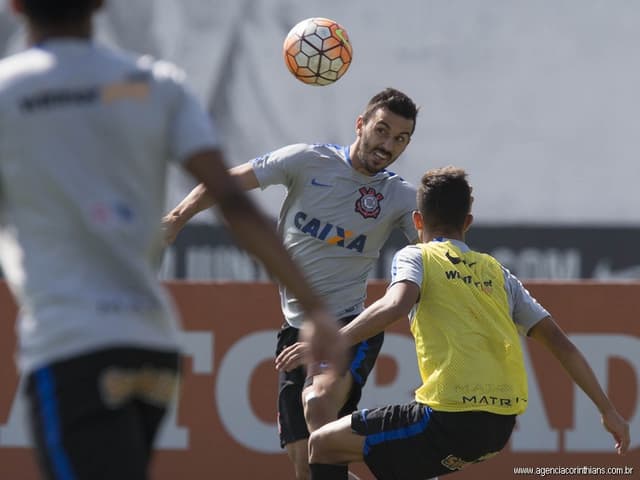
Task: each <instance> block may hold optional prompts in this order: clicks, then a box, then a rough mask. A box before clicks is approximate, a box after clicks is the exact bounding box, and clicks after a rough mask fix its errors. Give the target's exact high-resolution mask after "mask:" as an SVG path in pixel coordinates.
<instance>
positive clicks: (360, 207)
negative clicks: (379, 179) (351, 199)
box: [356, 187, 384, 218]
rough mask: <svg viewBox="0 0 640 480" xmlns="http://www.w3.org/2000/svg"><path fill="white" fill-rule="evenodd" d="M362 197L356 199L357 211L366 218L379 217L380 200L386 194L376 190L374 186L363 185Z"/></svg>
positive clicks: (361, 189)
mask: <svg viewBox="0 0 640 480" xmlns="http://www.w3.org/2000/svg"><path fill="white" fill-rule="evenodd" d="M358 191H359V192H360V198H359V199H358V200H356V212H358V213H359V214H360V215H362V216H363V217H364V218H378V214H379V213H380V201H381V200H382V199H383V198H384V195H382V194H381V193H378V192H376V190H375V188H372V187H369V188H367V187H361V188H360V190H358Z"/></svg>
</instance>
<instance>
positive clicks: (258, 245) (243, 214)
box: [185, 150, 346, 368]
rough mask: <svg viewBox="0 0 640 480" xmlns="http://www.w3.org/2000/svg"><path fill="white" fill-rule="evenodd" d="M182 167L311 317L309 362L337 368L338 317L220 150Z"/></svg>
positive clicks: (341, 358) (340, 357) (306, 329)
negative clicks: (305, 275) (232, 172)
mask: <svg viewBox="0 0 640 480" xmlns="http://www.w3.org/2000/svg"><path fill="white" fill-rule="evenodd" d="M185 167H186V168H187V170H189V171H190V172H191V173H192V174H193V175H194V176H195V177H196V178H197V179H198V180H200V181H201V182H202V183H203V184H204V186H205V187H206V191H207V195H209V196H210V197H211V199H212V200H213V201H214V202H215V203H216V204H217V205H218V207H219V208H220V211H221V213H222V215H223V216H224V219H225V220H226V222H227V225H228V227H229V228H230V229H231V231H232V233H233V234H234V236H235V239H236V241H237V242H238V244H239V245H240V246H241V247H243V248H244V249H246V250H247V251H248V252H249V253H250V254H252V255H254V256H255V257H256V258H257V259H258V260H260V261H261V262H262V264H263V265H264V266H265V268H266V269H267V270H268V271H269V272H270V273H271V274H272V275H273V276H274V277H275V278H276V279H277V280H278V281H279V282H280V283H281V284H282V285H284V286H285V287H286V288H287V289H289V290H290V291H291V292H292V293H293V294H294V295H295V296H296V298H297V299H298V300H299V301H300V304H301V305H302V307H303V308H304V310H305V313H306V314H307V317H308V320H309V321H308V322H305V325H304V326H303V332H302V334H303V338H305V339H306V340H308V341H309V343H310V352H309V353H310V357H311V358H310V359H309V360H310V361H316V362H320V361H328V362H331V363H332V364H333V365H336V367H337V368H340V367H341V366H342V365H343V364H344V362H345V359H346V347H345V344H344V340H343V339H342V338H341V337H340V336H339V335H338V327H337V323H336V320H335V319H334V318H333V317H332V316H331V315H329V314H328V313H327V312H326V310H325V309H324V306H323V305H322V303H321V302H320V300H319V299H318V297H317V296H316V295H315V294H314V293H313V291H312V290H311V287H310V286H309V284H308V283H307V281H306V279H305V277H304V275H303V274H302V272H301V271H300V269H299V268H298V267H297V265H296V264H295V263H294V261H293V260H292V259H291V257H290V256H289V254H288V253H287V251H286V249H285V248H284V246H283V244H282V241H281V239H280V237H279V236H278V234H277V233H276V230H275V228H274V226H273V225H272V223H271V222H270V221H269V220H268V219H267V218H266V217H265V216H264V215H263V214H262V213H261V212H260V211H259V210H258V208H257V207H256V206H255V204H254V203H253V202H252V201H251V199H250V198H249V196H248V195H247V194H246V193H245V192H244V191H243V188H242V186H241V184H240V182H238V180H237V178H236V177H235V176H232V175H230V174H229V173H228V172H227V169H226V167H225V165H224V161H223V158H222V155H221V154H220V152H218V151H215V150H206V151H203V152H200V153H197V154H195V155H192V156H191V157H190V158H189V159H188V160H187V161H186V163H185ZM254 177H255V176H254Z"/></svg>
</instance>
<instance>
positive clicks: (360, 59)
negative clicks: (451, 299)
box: [0, 0, 640, 279]
mask: <svg viewBox="0 0 640 480" xmlns="http://www.w3.org/2000/svg"><path fill="white" fill-rule="evenodd" d="M311 16H325V17H330V18H334V19H335V20H337V21H339V22H340V23H341V24H342V25H344V27H345V28H346V29H347V31H348V33H349V35H350V38H351V41H352V44H353V48H354V60H353V64H352V66H351V67H350V70H349V71H348V72H347V74H346V75H345V76H344V77H343V78H342V79H341V80H340V81H339V82H337V83H336V84H334V85H331V86H327V87H312V86H308V85H304V84H302V83H301V82H298V81H297V80H295V79H294V78H293V77H292V76H291V75H290V74H289V72H288V71H287V69H286V67H285V65H284V61H283V58H282V51H281V47H282V41H283V39H284V36H285V35H286V33H287V32H288V31H289V29H290V28H291V27H292V26H293V25H294V24H295V23H297V22H298V21H299V20H301V19H303V18H307V17H311ZM96 27H97V31H98V35H97V37H98V39H99V40H100V41H103V42H106V43H108V44H110V45H113V46H116V47H122V48H128V49H132V50H134V51H137V52H140V53H143V54H150V55H153V56H156V57H160V58H165V59H167V60H170V61H173V62H175V63H177V64H178V65H180V66H181V67H182V68H184V70H185V71H186V72H187V74H188V75H189V78H190V82H191V86H192V88H193V90H194V91H195V92H196V93H197V95H198V96H199V97H200V98H201V99H202V100H203V101H204V102H206V104H207V105H208V107H209V109H210V111H211V113H212V115H213V116H214V117H215V122H216V124H217V125H218V127H219V129H220V130H221V133H222V135H223V139H224V143H225V148H226V153H227V156H228V159H229V162H230V163H231V164H239V163H242V162H244V161H246V160H249V159H251V158H253V157H256V156H259V155H261V154H263V153H265V152H268V151H271V150H273V149H275V148H277V147H279V146H281V145H285V144H290V143H297V142H309V143H316V142H320V143H338V144H348V143H350V142H351V141H352V140H353V138H354V134H355V128H354V123H355V118H356V116H357V115H358V114H359V113H361V110H362V109H363V107H364V105H365V103H366V102H367V101H368V99H369V98H370V97H371V96H372V95H373V94H374V93H376V92H377V91H379V90H381V89H382V88H384V87H387V86H394V87H396V88H399V89H401V90H404V91H405V92H406V93H408V94H409V95H410V96H411V97H413V98H414V99H415V101H416V102H417V103H418V104H419V105H421V107H422V108H421V112H420V115H419V118H418V123H417V128H416V132H415V134H414V136H413V139H412V142H411V145H409V147H408V148H407V151H406V152H405V154H404V155H403V157H402V158H401V159H400V160H398V162H397V163H396V164H394V165H393V166H392V169H393V170H395V171H396V172H397V173H399V174H400V175H402V176H403V177H404V178H406V179H407V180H409V181H411V182H412V183H417V182H418V181H419V178H420V176H421V175H422V173H424V171H425V170H426V169H427V168H430V167H435V166H442V165H446V164H456V165H460V166H463V167H464V168H466V169H467V170H468V172H469V173H470V178H471V181H472V183H473V185H474V189H475V192H476V198H477V200H476V202H475V204H474V213H475V216H476V225H477V227H476V230H475V231H474V233H472V237H471V239H472V240H473V242H472V244H473V246H474V247H476V248H483V249H486V250H487V251H491V252H494V253H496V254H497V256H498V258H500V259H501V260H503V261H505V262H506V263H507V264H509V265H511V267H512V268H513V270H514V271H515V272H516V273H518V274H519V275H524V276H525V277H531V278H597V279H608V278H611V279H629V278H635V279H637V278H640V271H639V268H638V266H639V265H640V257H639V256H638V253H637V252H638V250H637V248H635V247H634V246H635V245H638V242H637V238H638V235H639V233H638V226H639V225H640V209H639V208H638V205H639V204H640V189H639V188H638V187H637V183H638V179H639V178H640V161H638V159H639V158H640V122H639V121H638V112H637V110H638V109H637V106H638V105H640V89H639V88H638V85H640V56H639V55H638V54H637V46H638V45H640V3H638V2H633V1H625V0H620V1H608V0H544V1H532V0H484V1H482V2H478V1H476V0H401V1H399V2H397V3H396V4H394V5H393V7H391V6H390V5H389V3H388V2H385V1H382V0H353V1H349V2H345V1H343V0H306V1H304V2H301V1H299V0H237V1H227V0H186V1H185V0H136V1H135V2H132V1H129V0H108V1H107V2H106V8H105V9H104V12H103V13H102V14H101V15H100V16H99V17H98V21H97V24H96ZM143 27H144V28H143ZM24 45H25V40H24V33H23V32H22V31H21V29H20V28H19V26H18V24H17V22H16V20H15V18H14V17H13V15H12V14H11V12H10V11H9V7H8V2H7V1H6V0H5V1H1V0H0V52H2V53H4V54H8V53H12V52H15V51H17V50H20V49H21V48H23V47H24ZM192 186H193V182H192V181H191V180H190V178H188V177H187V176H186V175H184V174H183V173H181V172H179V171H177V170H174V171H172V172H171V176H170V182H169V185H168V188H169V196H168V201H167V208H169V207H171V206H174V205H175V203H177V202H178V201H179V200H180V199H181V198H182V197H183V195H185V194H186V193H187V192H188V191H189V190H190V188H191V187H192ZM282 195H283V192H282V190H279V189H278V188H271V189H268V190H267V191H265V192H257V193H256V194H255V198H256V199H257V200H258V201H259V203H260V204H261V205H262V206H263V207H264V208H265V209H266V210H267V211H268V212H269V213H270V214H271V215H272V216H273V217H275V216H277V210H278V206H279V203H280V199H281V198H282ZM195 223H196V224H197V223H204V224H213V225H216V224H217V220H216V219H215V218H214V216H213V214H212V213H211V212H205V213H203V214H201V215H199V216H198V217H197V218H196V219H195ZM485 227H486V228H485ZM186 235H187V236H189V237H190V238H189V239H187V240H185V242H186V243H190V242H191V241H192V238H193V235H195V233H194V232H190V233H188V234H186ZM208 238H209V237H208ZM476 240H477V244H476V243H474V242H475V241H476ZM209 241H210V244H211V245H210V248H218V247H217V245H219V244H220V243H224V242H225V241H226V240H225V239H224V237H223V236H219V235H216V236H211V237H210V238H209ZM203 248H204V247H203ZM177 255H178V257H180V252H177ZM194 255H195V254H194ZM536 256H538V257H539V262H538V261H535V260H533V259H534V258H535V257H536ZM229 258H230V259H232V260H233V261H236V260H235V258H236V257H235V256H231V257H229ZM181 261H182V260H180V259H178V262H181ZM186 261H187V263H188V260H186ZM216 261H222V260H216ZM385 261H387V260H386V259H385ZM529 263H532V264H533V263H535V264H537V265H539V266H540V267H539V268H538V267H535V266H533V267H526V266H523V265H527V264H529ZM223 266H224V268H219V269H217V271H213V270H211V272H210V273H206V272H204V271H198V270H194V269H189V268H186V269H185V268H182V267H180V268H182V270H179V269H178V270H179V271H176V269H175V268H173V270H172V268H171V267H170V266H169V267H167V268H166V269H165V271H166V272H167V274H168V275H169V276H170V277H169V278H174V277H180V276H183V275H186V276H188V277H191V276H195V277H196V278H202V277H203V276H206V275H211V276H212V277H213V278H217V277H219V276H220V275H229V277H228V278H233V277H231V275H232V274H233V272H235V271H236V270H238V268H239V267H238V265H234V264H232V263H224V262H223ZM383 267H384V265H383V266H381V267H380V269H378V270H377V271H378V272H385V270H384V268H383ZM207 268H208V267H207ZM227 272H229V273H227ZM383 274H384V275H385V276H386V273H383ZM383 274H381V273H378V274H377V275H378V276H380V275H383ZM243 275H245V274H244V273H243ZM239 278H241V277H239ZM252 278H253V277H252Z"/></svg>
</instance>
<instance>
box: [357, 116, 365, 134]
mask: <svg viewBox="0 0 640 480" xmlns="http://www.w3.org/2000/svg"><path fill="white" fill-rule="evenodd" d="M363 126H364V118H363V117H362V115H358V118H356V135H358V136H360V135H362V127H363Z"/></svg>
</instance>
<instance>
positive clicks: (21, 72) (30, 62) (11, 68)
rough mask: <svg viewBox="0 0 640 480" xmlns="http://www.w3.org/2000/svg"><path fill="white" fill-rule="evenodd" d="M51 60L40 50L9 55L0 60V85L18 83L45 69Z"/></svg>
mask: <svg viewBox="0 0 640 480" xmlns="http://www.w3.org/2000/svg"><path fill="white" fill-rule="evenodd" d="M51 62H52V60H51V59H50V58H49V57H48V56H47V55H46V54H45V52H43V51H42V50H39V49H35V48H30V49H28V50H25V51H22V52H19V53H15V54H13V55H9V56H8V57H5V58H3V59H2V60H0V87H2V88H6V87H8V86H10V85H11V84H15V83H20V82H21V81H22V79H24V78H25V77H27V76H29V75H33V74H34V73H37V72H39V71H43V70H45V69H46V68H47V67H49V66H50V65H51Z"/></svg>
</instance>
